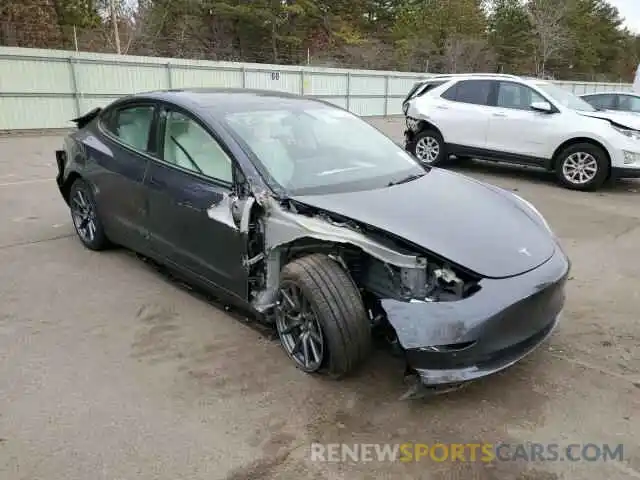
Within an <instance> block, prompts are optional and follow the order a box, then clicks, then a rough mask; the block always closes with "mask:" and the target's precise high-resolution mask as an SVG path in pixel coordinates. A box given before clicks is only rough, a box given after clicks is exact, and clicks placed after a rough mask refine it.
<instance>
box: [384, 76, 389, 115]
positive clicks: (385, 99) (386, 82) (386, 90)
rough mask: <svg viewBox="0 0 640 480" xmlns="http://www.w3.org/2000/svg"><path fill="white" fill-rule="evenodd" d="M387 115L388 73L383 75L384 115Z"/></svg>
mask: <svg viewBox="0 0 640 480" xmlns="http://www.w3.org/2000/svg"><path fill="white" fill-rule="evenodd" d="M388 115H389V75H385V76H384V116H385V117H386V116H388Z"/></svg>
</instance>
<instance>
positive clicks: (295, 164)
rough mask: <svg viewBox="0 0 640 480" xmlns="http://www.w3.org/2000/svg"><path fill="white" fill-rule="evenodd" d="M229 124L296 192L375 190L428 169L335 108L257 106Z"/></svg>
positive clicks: (267, 167) (276, 176)
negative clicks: (257, 107) (264, 108)
mask: <svg viewBox="0 0 640 480" xmlns="http://www.w3.org/2000/svg"><path fill="white" fill-rule="evenodd" d="M225 120H226V124H227V126H228V127H229V128H231V130H233V131H234V132H235V133H236V134H237V136H239V137H240V138H241V139H242V140H243V141H244V142H245V143H246V144H247V146H248V147H249V148H250V149H251V151H252V152H253V153H254V154H255V156H256V157H257V159H258V160H259V162H260V164H261V165H262V167H263V170H264V171H266V173H268V175H269V176H270V177H271V178H270V179H269V178H268V179H267V181H269V182H270V183H272V182H275V183H276V184H277V185H276V186H279V187H281V188H283V189H284V190H286V191H287V193H288V194H290V195H317V194H327V193H338V192H349V191H356V190H371V189H375V188H382V187H385V186H387V185H389V184H390V183H397V182H402V181H409V180H411V179H412V178H413V177H414V176H416V175H417V176H419V175H423V174H424V173H425V169H424V168H422V167H421V166H420V165H419V164H418V163H417V161H416V160H414V159H413V157H411V155H409V154H408V153H407V152H405V151H404V150H403V149H402V148H401V147H399V146H398V145H396V144H395V143H394V142H393V141H392V140H391V139H389V138H387V137H386V136H385V135H383V134H382V133H380V132H379V131H378V130H377V129H375V128H374V127H372V126H371V125H369V124H368V123H367V122H365V121H363V120H361V119H359V118H358V117H356V116H355V115H352V114H350V113H348V112H345V111H343V110H339V109H337V108H333V107H323V106H312V107H309V106H308V104H307V106H305V107H302V108H297V109H294V108H290V107H289V108H287V109H286V110H284V109H282V110H272V109H269V110H255V111H243V112H233V113H228V114H227V115H225Z"/></svg>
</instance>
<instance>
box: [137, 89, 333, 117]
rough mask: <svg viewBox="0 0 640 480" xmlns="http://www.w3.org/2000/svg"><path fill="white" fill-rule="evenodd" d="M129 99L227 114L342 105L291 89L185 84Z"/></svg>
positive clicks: (213, 113) (209, 112) (139, 94)
mask: <svg viewBox="0 0 640 480" xmlns="http://www.w3.org/2000/svg"><path fill="white" fill-rule="evenodd" d="M126 98H127V99H151V100H159V101H167V102H170V103H173V104H175V105H178V106H180V107H184V108H186V109H188V110H191V111H194V112H196V113H206V114H212V115H214V116H217V115H225V114H227V113H233V112H243V111H251V110H281V109H285V110H288V109H292V110H295V109H304V108H323V107H325V108H339V107H337V106H335V105H332V104H330V103H328V102H325V101H323V100H319V99H315V98H310V97H303V96H301V95H296V94H293V93H288V92H281V91H274V90H259V89H246V88H184V89H170V90H155V91H152V92H143V93H137V94H134V95H129V96H128V97H126Z"/></svg>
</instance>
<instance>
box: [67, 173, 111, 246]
mask: <svg viewBox="0 0 640 480" xmlns="http://www.w3.org/2000/svg"><path fill="white" fill-rule="evenodd" d="M69 209H70V212H71V220H72V221H73V227H74V228H75V231H76V234H77V235H78V238H79V239H80V241H81V242H82V244H83V245H84V246H85V247H87V248H88V249H90V250H96V251H99V250H104V249H105V248H107V247H108V246H109V245H110V242H109V239H108V238H107V235H106V234H105V232H104V227H103V225H102V222H101V221H100V217H99V216H98V210H97V208H96V201H95V198H94V196H93V191H92V190H91V187H90V186H89V184H88V183H87V182H86V181H85V180H83V179H82V178H77V179H76V180H75V181H74V182H73V184H72V185H71V188H70V189H69Z"/></svg>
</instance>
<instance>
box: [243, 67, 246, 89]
mask: <svg viewBox="0 0 640 480" xmlns="http://www.w3.org/2000/svg"><path fill="white" fill-rule="evenodd" d="M242 88H247V67H244V66H243V67H242Z"/></svg>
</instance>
